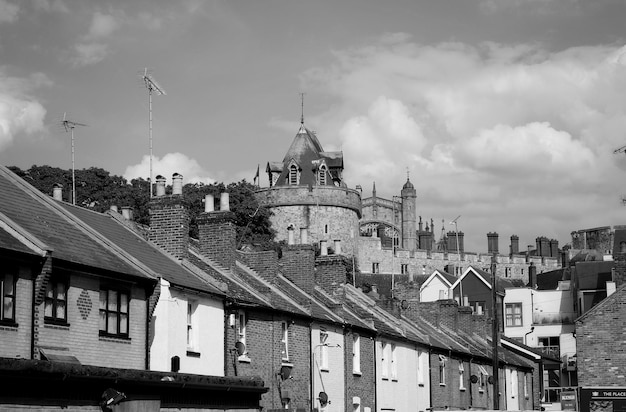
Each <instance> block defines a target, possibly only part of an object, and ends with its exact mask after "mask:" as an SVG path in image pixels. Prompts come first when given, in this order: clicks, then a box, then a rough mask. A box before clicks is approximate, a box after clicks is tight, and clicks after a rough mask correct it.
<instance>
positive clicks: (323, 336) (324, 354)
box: [320, 330, 328, 370]
mask: <svg viewBox="0 0 626 412" xmlns="http://www.w3.org/2000/svg"><path fill="white" fill-rule="evenodd" d="M320 368H322V369H323V370H328V332H326V331H325V330H320Z"/></svg>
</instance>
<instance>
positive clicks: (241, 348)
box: [235, 341, 246, 356]
mask: <svg viewBox="0 0 626 412" xmlns="http://www.w3.org/2000/svg"><path fill="white" fill-rule="evenodd" d="M235 349H236V350H237V354H238V355H239V356H241V355H243V354H244V353H246V344H245V343H243V342H241V341H238V342H237V343H235Z"/></svg>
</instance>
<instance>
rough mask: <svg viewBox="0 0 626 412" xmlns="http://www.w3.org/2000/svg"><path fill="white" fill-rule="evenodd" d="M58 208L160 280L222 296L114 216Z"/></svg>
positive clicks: (64, 204)
mask: <svg viewBox="0 0 626 412" xmlns="http://www.w3.org/2000/svg"><path fill="white" fill-rule="evenodd" d="M60 205H61V206H62V207H64V208H65V209H66V210H67V211H68V212H69V213H71V214H72V215H74V216H76V217H77V218H78V219H80V220H81V221H83V222H84V223H85V224H87V225H89V226H90V227H91V228H93V229H94V230H95V231H97V232H98V233H99V234H100V235H102V236H104V237H105V238H106V239H108V240H109V241H110V242H113V243H115V244H116V245H117V246H118V247H120V248H121V249H122V250H124V251H125V252H126V253H128V254H129V255H130V256H132V257H133V258H135V259H137V260H138V261H139V262H140V263H141V264H143V265H145V266H146V267H147V268H148V269H149V270H151V271H152V272H154V273H155V275H157V276H158V277H162V278H163V279H165V280H167V281H168V282H170V283H171V284H173V285H176V286H179V287H185V288H190V289H195V290H197V291H201V292H209V293H213V294H217V295H223V292H224V291H222V290H220V289H218V288H217V287H215V286H214V285H212V284H210V283H209V282H208V281H205V280H202V279H201V278H200V277H199V276H197V275H195V274H194V273H193V272H191V271H189V270H187V269H186V268H184V267H183V265H182V264H181V262H179V261H177V260H176V259H175V258H173V257H172V256H169V255H167V253H166V252H164V251H163V250H161V249H160V248H159V247H157V246H156V245H154V244H152V243H150V242H148V241H147V240H145V239H144V238H142V237H141V236H139V234H137V233H136V232H133V231H131V230H130V229H129V228H128V227H126V226H124V225H123V223H122V222H121V221H120V220H118V217H117V216H115V214H114V213H115V212H107V213H97V212H94V211H91V210H88V209H85V208H81V207H78V206H73V205H71V204H69V203H60Z"/></svg>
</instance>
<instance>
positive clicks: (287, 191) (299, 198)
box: [254, 186, 361, 218]
mask: <svg viewBox="0 0 626 412" xmlns="http://www.w3.org/2000/svg"><path fill="white" fill-rule="evenodd" d="M254 196H255V197H256V200H257V201H258V202H259V203H260V204H261V205H262V206H267V207H272V208H275V207H281V206H334V207H341V208H346V209H350V210H352V211H353V212H356V213H357V216H358V217H359V218H361V194H360V193H359V192H358V191H357V190H354V189H348V188H346V187H336V186H274V187H269V188H265V189H259V190H257V191H256V192H255V193H254Z"/></svg>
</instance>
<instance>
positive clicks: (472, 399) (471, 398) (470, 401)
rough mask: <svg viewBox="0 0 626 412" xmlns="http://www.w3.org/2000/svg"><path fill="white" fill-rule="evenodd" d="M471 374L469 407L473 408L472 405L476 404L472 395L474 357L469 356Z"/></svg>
mask: <svg viewBox="0 0 626 412" xmlns="http://www.w3.org/2000/svg"><path fill="white" fill-rule="evenodd" d="M469 375H470V382H469V408H470V409H472V405H474V398H473V397H472V385H473V384H472V358H471V357H470V358H469Z"/></svg>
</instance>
